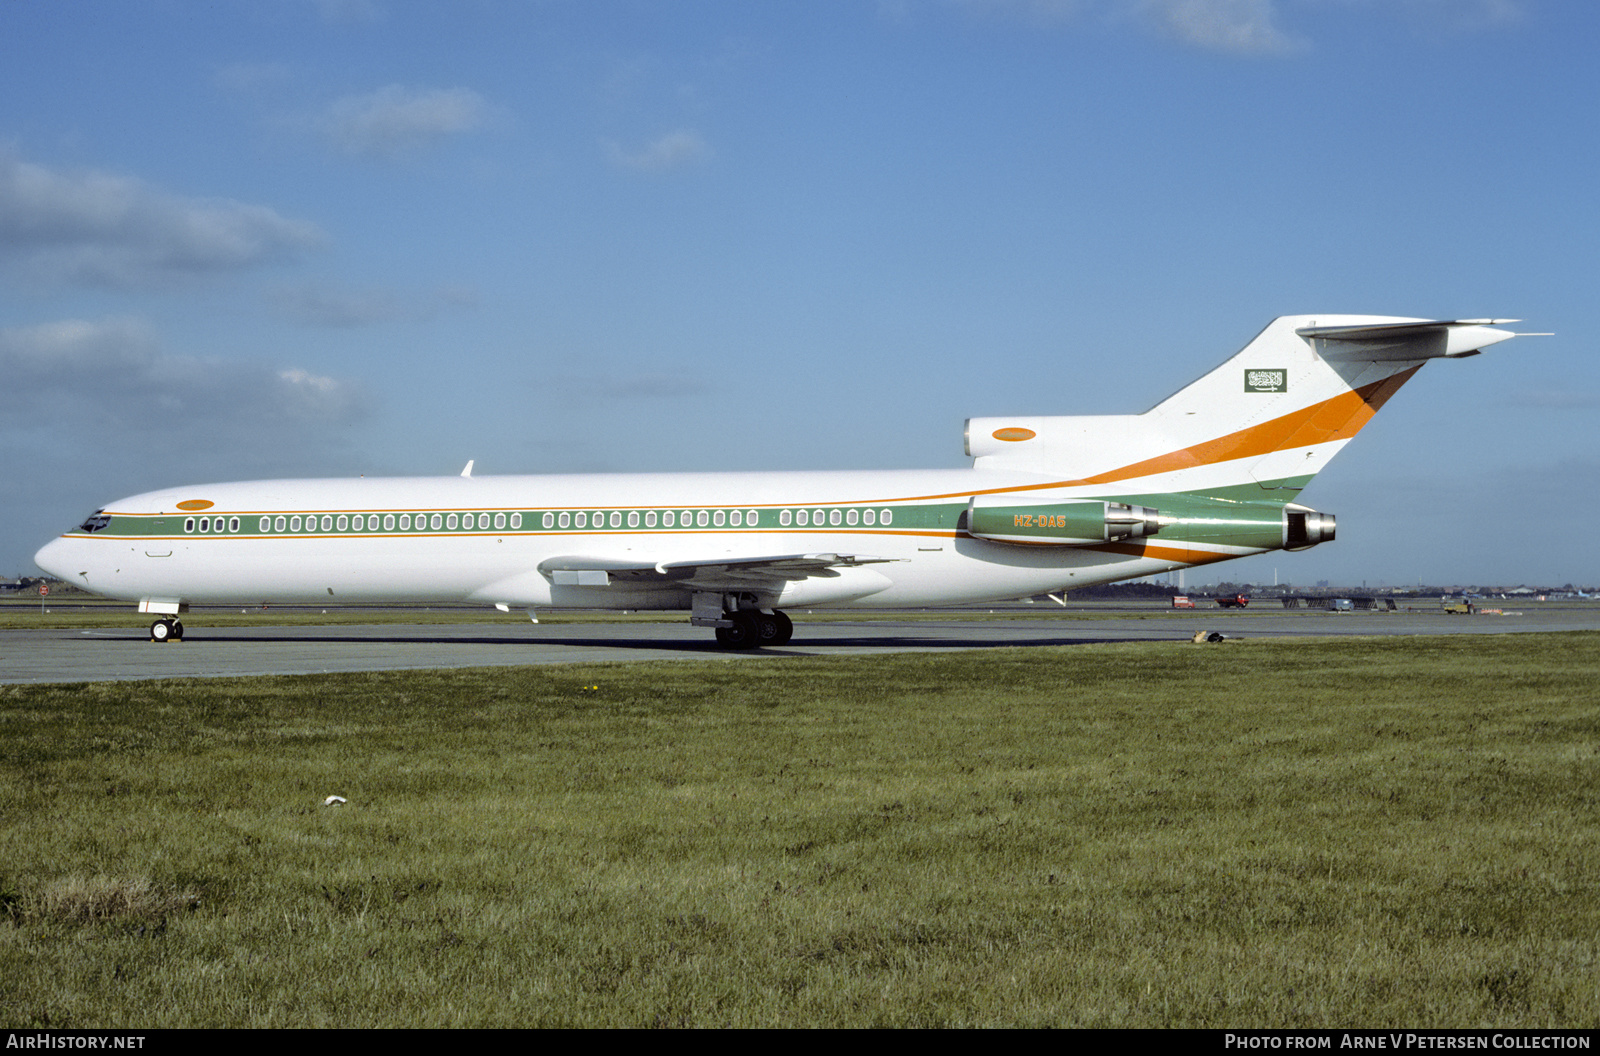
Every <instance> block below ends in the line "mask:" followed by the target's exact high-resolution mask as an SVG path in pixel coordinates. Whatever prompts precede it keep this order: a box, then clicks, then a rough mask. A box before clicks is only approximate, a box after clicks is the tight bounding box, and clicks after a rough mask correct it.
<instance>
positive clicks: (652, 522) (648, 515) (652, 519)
mask: <svg viewBox="0 0 1600 1056" xmlns="http://www.w3.org/2000/svg"><path fill="white" fill-rule="evenodd" d="M644 526H645V527H646V528H654V527H655V526H656V511H655V510H646V511H645V515H644Z"/></svg>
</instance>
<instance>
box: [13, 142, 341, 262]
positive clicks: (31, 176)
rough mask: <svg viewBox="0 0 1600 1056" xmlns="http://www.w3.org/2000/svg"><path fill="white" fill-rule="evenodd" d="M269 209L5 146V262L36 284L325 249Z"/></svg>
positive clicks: (318, 238)
mask: <svg viewBox="0 0 1600 1056" xmlns="http://www.w3.org/2000/svg"><path fill="white" fill-rule="evenodd" d="M324 241H325V238H324V236H323V234H322V232H321V231H320V230H319V229H318V228H317V227H316V226H315V225H314V224H310V223H307V222H305V221H302V220H290V219H287V218H285V217H283V216H280V215H279V214H278V213H276V212H274V211H273V210H271V209H268V208H267V207H265V206H261V205H247V204H245V203H243V202H236V201H231V200H228V199H223V198H181V197H178V196H176V195H171V194H167V193H165V192H162V191H159V190H156V189H155V188H153V187H150V186H148V185H146V184H144V183H142V182H140V181H139V180H136V179H133V178H131V177H127V176H117V175H112V174H110V173H105V172H95V171H85V172H76V173H64V172H58V171H55V170H52V169H49V168H46V167H45V166H43V165H36V164H33V163H31V162H25V161H22V160H21V159H19V158H17V157H16V156H14V155H13V154H11V153H9V152H6V151H3V150H0V265H9V266H11V267H12V268H16V269H21V270H22V271H23V272H25V274H26V276H27V278H28V279H30V280H31V281H35V282H40V281H42V282H51V281H55V282H72V283H82V284H88V285H101V286H117V287H141V286H150V285H160V284H162V283H164V282H167V281H170V280H171V279H173V278H176V277H183V276H196V275H206V274H213V273H217V272H225V271H232V270H237V269H240V268H248V267H252V266H255V265H258V264H263V263H267V262H270V261H274V260H280V259H284V258H288V257H292V256H295V255H296V254H298V253H301V252H303V251H304V250H307V249H310V248H313V247H315V246H318V245H321V244H322V243H323V242H324Z"/></svg>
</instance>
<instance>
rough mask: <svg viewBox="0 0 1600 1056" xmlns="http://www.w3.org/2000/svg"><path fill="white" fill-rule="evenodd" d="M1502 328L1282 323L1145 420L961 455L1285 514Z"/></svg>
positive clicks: (1050, 422) (1102, 422) (1119, 420)
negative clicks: (1323, 474) (1386, 410)
mask: <svg viewBox="0 0 1600 1056" xmlns="http://www.w3.org/2000/svg"><path fill="white" fill-rule="evenodd" d="M1515 321H1516V320H1509V319H1507V320H1500V319H1472V320H1428V319H1404V318H1394V317H1389V316H1350V315H1340V316H1283V317H1281V318H1278V319H1275V320H1273V321H1272V323H1271V324H1269V325H1268V326H1267V328H1266V329H1265V330H1263V331H1262V332H1261V333H1260V334H1258V335H1257V336H1256V338H1255V339H1254V340H1253V341H1251V342H1250V343H1249V344H1248V345H1246V346H1245V347H1244V349H1243V350H1242V351H1240V352H1239V353H1238V354H1237V355H1235V356H1233V357H1232V358H1231V359H1229V360H1228V361H1227V362H1225V363H1223V364H1222V365H1221V366H1220V367H1217V368H1216V369H1215V370H1213V371H1211V372H1210V373H1209V374H1206V375H1205V376H1203V377H1201V378H1199V379H1198V380H1196V381H1194V382H1193V383H1191V384H1189V385H1186V386H1185V387H1184V388H1182V389H1180V390H1179V391H1178V392H1176V393H1174V394H1173V395H1172V396H1170V397H1168V398H1167V399H1165V400H1162V401H1161V402H1160V403H1158V404H1156V406H1154V407H1152V408H1151V409H1150V410H1148V411H1146V412H1145V413H1144V414H1138V415H1113V416H1096V417H1040V418H974V419H970V420H969V421H968V423H967V436H968V453H969V454H970V455H973V456H974V457H975V459H976V461H975V463H974V464H975V466H977V467H978V468H1004V469H1018V470H1029V471H1035V472H1042V473H1049V474H1052V475H1061V476H1067V477H1070V478H1071V479H1069V480H1064V481H1062V484H1063V486H1074V485H1112V484H1115V485H1117V487H1116V489H1115V490H1117V491H1119V492H1130V493H1131V492H1173V491H1188V492H1210V491H1216V490H1218V489H1227V490H1229V491H1231V492H1233V493H1234V494H1235V495H1236V496H1237V494H1238V493H1237V491H1236V490H1235V489H1237V488H1238V487H1239V486H1240V485H1248V484H1250V483H1251V482H1254V483H1255V484H1256V485H1257V486H1258V487H1259V488H1260V489H1261V492H1262V494H1261V496H1260V497H1261V498H1263V499H1272V500H1278V501H1284V502H1288V501H1290V500H1292V499H1293V498H1294V497H1295V495H1297V494H1298V493H1299V491H1300V489H1301V488H1303V487H1305V485H1306V483H1307V482H1308V481H1309V480H1310V479H1311V478H1312V477H1313V476H1315V475H1316V474H1317V473H1318V472H1319V471H1320V470H1321V469H1322V467H1323V466H1325V465H1327V463H1328V460H1329V459H1331V458H1332V457H1333V456H1334V455H1335V454H1337V453H1338V452H1339V450H1340V449H1341V448H1342V447H1343V446H1344V445H1345V444H1346V443H1348V442H1349V440H1350V438H1351V437H1353V436H1355V434H1356V433H1358V432H1360V430H1361V428H1362V426H1364V425H1366V424H1367V421H1368V420H1369V419H1371V417H1372V416H1373V415H1374V414H1375V413H1377V411H1378V409H1379V408H1380V407H1382V406H1383V404H1384V402H1385V401H1387V400H1388V399H1389V397H1390V396H1392V395H1394V393H1395V392H1396V390H1398V389H1399V388H1400V386H1401V385H1403V384H1405V383H1406V381H1408V380H1409V379H1410V378H1411V376H1412V375H1414V374H1415V373H1416V372H1417V371H1418V370H1419V369H1421V367H1422V365H1423V364H1424V363H1425V362H1427V361H1428V360H1430V359H1437V358H1456V357H1460V356H1469V355H1474V354H1476V353H1477V352H1478V351H1480V350H1481V349H1483V348H1486V347H1488V346H1489V345H1492V344H1496V343H1498V342H1500V341H1504V340H1506V339H1507V338H1510V337H1515V336H1517V335H1516V334H1513V333H1511V332H1509V331H1505V330H1496V329H1493V328H1492V327H1491V325H1490V324H1494V323H1503V322H1515Z"/></svg>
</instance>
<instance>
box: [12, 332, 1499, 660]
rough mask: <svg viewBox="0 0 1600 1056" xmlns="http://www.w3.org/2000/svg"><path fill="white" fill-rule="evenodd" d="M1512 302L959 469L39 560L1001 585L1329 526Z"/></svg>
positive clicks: (241, 487) (1059, 421)
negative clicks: (1402, 396)
mask: <svg viewBox="0 0 1600 1056" xmlns="http://www.w3.org/2000/svg"><path fill="white" fill-rule="evenodd" d="M1511 322H1516V320H1511V319H1461V320H1429V319H1408V318H1395V317H1389V316H1356V315H1335V316H1284V317H1282V318H1279V319H1276V320H1274V321H1273V322H1272V323H1271V324H1270V325H1268V326H1267V328H1266V329H1265V330H1263V331H1262V332H1261V333H1260V334H1259V335H1257V337H1256V338H1255V339H1254V340H1252V341H1251V342H1250V343H1249V344H1248V345H1246V346H1245V348H1244V349H1243V351H1241V352H1239V353H1238V354H1237V355H1235V356H1234V357H1233V358H1231V359H1229V360H1228V361H1227V362H1225V363H1223V364H1222V366H1220V367H1218V368H1217V369H1215V370H1213V371H1212V372H1211V373H1209V374H1206V375H1205V376H1204V377H1201V378H1200V379H1199V380H1197V381H1195V382H1193V383H1192V384H1190V385H1187V386H1185V387H1184V388H1182V389H1180V390H1179V391H1178V392H1177V393H1175V394H1174V395H1172V396H1171V397H1169V398H1167V399H1165V400H1163V401H1161V402H1160V403H1158V404H1156V406H1154V407H1152V408H1151V409H1150V410H1148V411H1145V412H1144V413H1143V414H1130V415H1105V416H1092V417H1082V416H1079V417H1004V418H972V419H968V421H967V424H966V450H967V455H968V456H970V457H971V458H972V465H971V467H970V468H965V469H952V470H903V471H853V472H785V473H661V474H606V475H571V476H473V475H471V468H472V467H471V463H469V464H468V466H467V469H466V470H465V471H463V473H462V474H461V475H460V476H454V477H393V478H359V479H354V480H272V481H258V482H250V483H232V484H202V485H193V486H185V487H179V488H170V489H167V490H164V491H152V492H147V493H145V494H143V495H135V496H132V497H131V498H126V499H121V500H118V501H117V502H113V503H111V504H109V505H108V506H106V507H104V508H102V509H99V510H96V511H95V512H94V513H93V514H92V515H91V516H90V517H88V519H86V520H85V521H84V522H83V523H82V524H81V525H79V526H78V527H77V528H74V529H73V530H71V531H69V532H67V533H65V534H64V535H62V536H61V537H60V538H58V539H55V540H53V541H52V542H50V543H49V544H47V545H46V546H45V547H44V548H43V549H41V550H40V551H39V553H38V555H37V556H36V558H35V560H36V561H37V562H38V564H39V567H40V568H43V569H44V570H45V571H47V572H49V573H51V574H52V575H54V576H57V577H58V578H60V579H62V580H66V581H69V582H71V583H73V584H76V585H77V586H79V587H82V588H83V589H85V590H87V591H90V592H92V593H95V594H99V595H103V596H105V597H108V598H116V599H121V600H126V601H132V602H137V603H138V606H139V611H140V612H144V613H151V614H154V615H156V616H157V617H158V618H157V619H156V621H155V622H154V624H153V625H152V626H151V629H150V633H151V637H152V638H153V639H155V640H157V641H167V640H173V639H178V638H181V637H182V624H181V623H180V622H179V621H178V619H177V617H178V616H179V615H180V614H181V613H183V612H185V611H187V610H188V607H189V606H190V605H193V604H230V605H239V604H265V603H278V604H282V603H301V604H304V603H311V602H323V603H327V602H391V603H399V602H426V603H435V602H467V603H482V604H483V605H485V606H488V605H493V606H496V607H498V608H500V609H502V610H507V611H509V610H511V609H513V608H516V609H526V610H528V612H529V613H530V614H536V613H537V610H539V609H541V608H546V607H551V608H572V609H644V610H679V611H683V612H686V613H687V614H688V615H689V620H690V622H691V623H693V624H695V625H697V626H702V627H712V628H715V631H716V637H717V640H718V641H719V642H721V643H722V644H723V645H725V646H728V647H732V648H749V647H753V646H760V645H781V644H783V643H784V642H787V641H788V640H789V638H790V635H791V633H792V631H793V625H792V624H791V622H790V620H789V618H788V617H787V616H785V615H784V612H783V610H784V608H786V607H792V606H797V605H800V606H805V607H807V608H824V607H840V608H889V607H905V606H930V605H949V604H956V603H962V602H982V601H997V600H1004V599H1010V598H1019V597H1028V596H1032V595H1038V594H1046V593H1053V592H1057V591H1062V590H1071V589H1074V588H1078V587H1087V586H1092V585H1094V584H1097V583H1109V582H1114V581H1116V580H1122V579H1132V578H1137V577H1140V576H1148V575H1152V574H1154V573H1158V572H1166V571H1170V570H1172V569H1177V568H1186V567H1190V566H1194V565H1203V564H1209V563H1211V562H1214V561H1227V560H1229V559H1232V558H1236V557H1244V556H1247V555H1250V554H1260V553H1264V552H1266V551H1269V550H1279V549H1283V550H1301V549H1305V548H1307V547H1312V546H1317V545H1319V544H1321V543H1326V542H1328V541H1330V540H1332V539H1333V537H1334V518H1333V516H1332V515H1331V514H1326V513H1318V512H1316V511H1315V510H1312V509H1309V508H1308V507H1305V506H1302V505H1300V504H1299V503H1297V502H1296V501H1295V499H1296V498H1297V497H1298V496H1299V494H1300V492H1301V489H1303V488H1304V487H1305V486H1306V485H1307V483H1309V482H1310V480H1311V478H1312V477H1313V476H1315V475H1316V474H1317V472H1318V471H1319V470H1321V469H1322V467H1323V466H1325V465H1326V464H1327V462H1328V460H1329V459H1330V458H1332V457H1333V456H1334V455H1335V454H1336V453H1337V452H1338V451H1339V449H1340V448H1342V447H1343V446H1344V445H1345V443H1346V442H1348V441H1349V440H1350V438H1351V437H1353V436H1355V434H1356V433H1357V432H1359V431H1360V430H1361V427H1362V426H1363V425H1365V424H1366V423H1367V420H1368V419H1369V418H1371V417H1372V415H1373V414H1374V413H1376V412H1377V410H1378V409H1379V408H1380V407H1382V406H1383V404H1384V401H1386V400H1388V398H1389V397H1390V396H1392V395H1393V394H1394V392H1395V391H1396V390H1397V389H1399V387H1400V386H1401V385H1403V384H1405V383H1406V382H1407V381H1408V380H1410V378H1411V376H1412V375H1414V374H1415V373H1416V372H1417V371H1418V370H1419V369H1421V368H1422V366H1423V365H1424V364H1425V363H1426V362H1427V361H1428V360H1431V359H1441V358H1443V359H1454V358H1459V357H1462V356H1470V355H1475V354H1477V353H1478V352H1479V351H1480V350H1482V349H1484V348H1486V347H1488V346H1489V345H1493V344H1495V343H1497V342H1500V341H1504V340H1506V339H1507V338H1510V337H1516V336H1519V335H1517V334H1514V333H1512V332H1510V331H1507V330H1501V329H1496V326H1497V325H1498V324H1502V323H1511Z"/></svg>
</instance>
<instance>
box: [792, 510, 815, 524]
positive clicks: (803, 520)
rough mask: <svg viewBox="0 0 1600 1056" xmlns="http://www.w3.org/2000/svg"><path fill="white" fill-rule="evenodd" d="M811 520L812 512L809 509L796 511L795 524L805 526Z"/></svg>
mask: <svg viewBox="0 0 1600 1056" xmlns="http://www.w3.org/2000/svg"><path fill="white" fill-rule="evenodd" d="M810 522H811V513H810V512H809V511H807V510H795V511H794V523H795V524H798V525H799V526H800V527H802V528H804V527H805V526H806V525H807V524H809V523H810Z"/></svg>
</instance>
